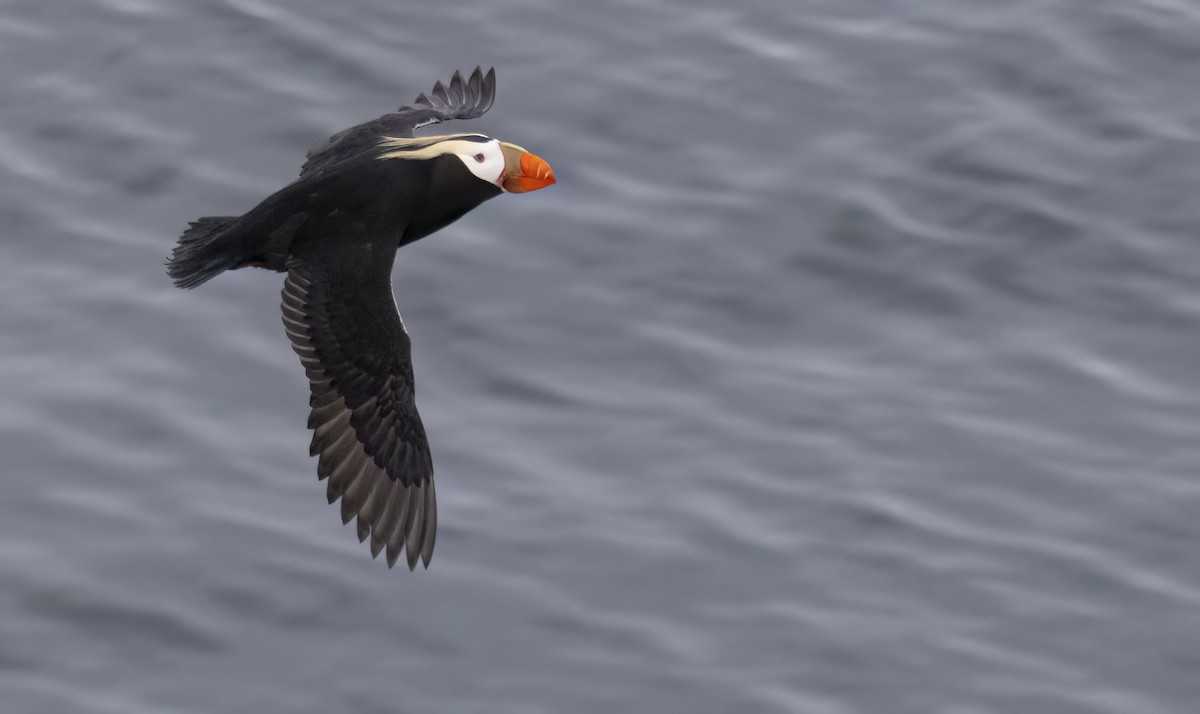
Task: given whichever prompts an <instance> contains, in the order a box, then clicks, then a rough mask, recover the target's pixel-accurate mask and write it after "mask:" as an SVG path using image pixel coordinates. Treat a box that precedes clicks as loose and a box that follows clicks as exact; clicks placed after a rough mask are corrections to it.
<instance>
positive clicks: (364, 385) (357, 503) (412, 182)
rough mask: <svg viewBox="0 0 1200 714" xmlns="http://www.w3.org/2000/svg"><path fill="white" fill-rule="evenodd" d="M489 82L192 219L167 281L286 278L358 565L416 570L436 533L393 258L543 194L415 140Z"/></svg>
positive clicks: (333, 487) (485, 99)
mask: <svg viewBox="0 0 1200 714" xmlns="http://www.w3.org/2000/svg"><path fill="white" fill-rule="evenodd" d="M495 93H496V73H495V70H489V71H488V73H487V75H484V74H483V73H482V72H481V71H480V69H479V68H478V67H477V68H476V69H475V71H474V73H472V74H471V76H470V78H469V79H467V80H465V81H464V80H463V78H462V75H461V74H460V73H458V72H455V73H454V78H453V79H451V80H450V84H449V85H448V86H444V85H442V83H441V82H438V83H436V84H435V85H434V86H433V91H432V92H431V93H430V94H429V95H428V96H427V95H425V94H421V95H420V96H418V97H417V99H416V101H415V102H414V105H413V106H404V107H401V108H400V109H399V110H398V111H397V112H396V113H394V114H386V115H384V116H382V117H380V118H378V119H376V120H374V121H369V122H366V123H364V124H359V125H358V126H355V127H351V128H350V129H347V130H345V131H343V132H341V133H338V134H335V135H334V136H332V137H330V138H329V139H328V140H326V141H325V142H323V143H321V144H319V145H317V146H314V147H313V148H312V149H310V150H309V152H308V160H307V161H306V162H305V163H304V166H303V167H302V168H301V169H300V177H299V178H298V179H296V180H295V181H293V182H292V183H290V184H288V185H287V186H285V187H284V188H282V189H281V190H279V191H278V192H277V193H275V194H273V195H271V196H270V197H268V198H267V199H266V200H264V201H263V202H262V203H260V204H258V205H257V206H255V207H254V208H253V209H251V210H250V212H248V213H246V214H245V215H242V216H223V217H208V218H201V219H199V220H197V221H195V222H194V223H191V224H190V225H191V227H190V228H189V229H188V230H187V231H185V232H184V234H183V235H182V236H181V237H180V238H179V243H178V245H176V247H175V250H174V252H173V253H172V255H171V257H170V258H169V259H168V261H167V272H168V273H169V274H170V276H171V277H172V278H174V280H175V284H176V285H178V286H179V287H181V288H193V287H196V286H197V285H199V284H201V283H203V282H205V281H206V280H208V279H210V278H212V277H213V276H215V275H217V274H218V273H221V272H223V271H225V270H235V269H237V268H244V267H247V266H251V267H257V268H267V269H270V270H274V271H277V272H286V273H287V278H286V279H285V280H284V282H283V325H284V328H285V329H286V331H287V335H288V338H289V339H290V340H291V342H292V349H294V350H295V351H296V354H298V355H300V362H301V363H302V364H303V365H304V369H305V371H306V372H307V373H308V379H309V384H310V386H311V389H312V397H311V399H310V400H309V403H310V404H311V406H312V413H311V415H310V416H309V419H308V426H309V428H310V429H312V430H313V438H312V445H311V447H310V454H311V455H313V456H316V455H318V454H319V455H320V459H319V461H318V463H317V476H318V477H319V478H321V479H328V496H329V502H330V503H333V502H334V501H336V500H337V499H338V498H341V499H342V521H343V522H344V523H349V522H350V519H352V518H354V517H356V516H357V518H358V538H359V540H360V541H364V540H366V539H367V537H368V536H370V538H371V555H372V557H374V556H378V555H379V553H380V551H382V550H383V549H384V548H386V549H387V561H388V567H391V566H392V565H394V564H395V562H396V560H397V559H398V558H399V557H400V553H401V551H403V550H407V551H408V567H409V569H410V570H411V569H414V568H416V565H417V561H418V560H421V561H423V562H424V564H425V567H429V559H430V557H431V556H432V554H433V543H434V536H435V534H436V531H437V504H436V501H435V498H434V488H433V461H432V458H431V457H430V453H429V443H428V441H427V440H426V438H425V428H424V427H423V426H422V425H421V417H420V415H419V414H418V413H417V405H416V402H415V401H414V396H413V372H412V360H411V348H410V344H409V339H408V332H407V331H406V330H405V329H404V323H403V322H402V321H401V320H400V315H399V313H398V312H397V311H396V303H395V298H394V297H393V295H392V286H391V274H392V261H393V260H394V258H395V256H396V250H397V249H398V248H399V247H400V246H403V245H406V244H408V243H411V242H413V241H415V240H417V239H419V238H423V237H425V236H427V235H429V234H430V233H433V232H434V231H437V230H438V229H440V228H443V227H445V226H446V225H448V224H450V223H452V222H453V221H455V220H457V219H458V218H461V217H462V216H463V215H464V214H465V213H467V212H468V211H470V210H471V209H473V208H475V207H476V206H478V205H479V204H481V203H483V202H484V201H486V200H488V199H489V198H493V197H495V196H499V195H500V194H501V193H522V192H525V191H533V190H536V189H539V188H544V187H546V186H549V185H551V184H553V183H554V172H553V171H551V169H550V166H549V164H547V163H546V162H545V161H543V160H542V159H540V158H538V157H537V156H534V155H533V154H531V153H529V152H528V151H526V150H525V149H522V148H521V147H519V146H516V145H514V144H509V143H505V142H502V141H497V140H496V139H492V138H490V137H487V136H483V135H482V134H451V135H445V136H422V137H414V136H413V130H414V129H417V128H419V127H423V126H426V125H429V124H436V123H438V122H443V121H447V120H450V119H474V118H475V117H478V116H481V115H482V114H483V113H484V112H486V111H487V110H488V109H489V108H490V107H491V106H492V101H493V99H494V98H495Z"/></svg>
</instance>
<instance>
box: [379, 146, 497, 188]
mask: <svg viewBox="0 0 1200 714" xmlns="http://www.w3.org/2000/svg"><path fill="white" fill-rule="evenodd" d="M480 139H483V141H480ZM379 146H380V149H382V152H381V153H380V154H379V156H377V157H376V158H378V159H381V160H388V159H409V160H417V159H432V158H434V157H436V156H444V155H446V154H454V155H455V156H457V157H458V158H459V160H460V161H462V162H463V164H464V165H465V166H466V167H467V168H468V169H469V170H470V171H471V173H472V174H475V176H477V177H479V178H480V179H482V180H484V181H487V182H488V183H490V184H494V185H496V186H499V187H500V188H501V190H503V188H504V186H503V185H502V183H501V182H502V179H503V177H504V152H503V151H502V150H501V148H500V147H501V144H500V142H499V141H496V140H495V139H492V138H489V137H486V136H484V135H483V134H449V135H446V136H417V137H407V138H397V137H392V136H385V137H383V139H382V140H381V141H380V142H379Z"/></svg>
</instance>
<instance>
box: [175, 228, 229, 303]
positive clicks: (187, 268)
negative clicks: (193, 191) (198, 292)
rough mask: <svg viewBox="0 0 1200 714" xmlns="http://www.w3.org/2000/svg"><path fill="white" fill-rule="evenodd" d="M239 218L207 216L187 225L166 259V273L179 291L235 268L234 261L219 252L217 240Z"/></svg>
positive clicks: (220, 248)
mask: <svg viewBox="0 0 1200 714" xmlns="http://www.w3.org/2000/svg"><path fill="white" fill-rule="evenodd" d="M239 217H240V216H208V217H205V218H201V219H199V220H196V221H192V222H191V223H190V224H188V225H189V226H190V227H189V228H188V229H187V230H186V231H184V232H183V235H182V236H180V237H179V243H178V244H177V245H176V246H175V250H174V251H173V252H172V253H171V257H170V258H168V259H167V274H168V275H170V276H171V277H172V278H173V279H174V280H175V285H176V286H178V287H181V288H194V287H196V286H197V285H199V284H201V283H203V282H205V281H206V280H209V279H210V278H212V277H213V276H215V275H217V274H219V273H222V272H224V271H226V270H229V269H230V268H234V267H237V265H238V259H237V258H236V257H235V256H231V255H229V254H228V252H227V251H224V250H222V247H223V246H221V245H220V244H219V241H218V240H217V239H218V238H220V237H221V234H222V233H223V232H224V231H225V229H226V228H228V227H229V226H231V225H232V224H233V223H234V222H235V221H237V220H238V218H239Z"/></svg>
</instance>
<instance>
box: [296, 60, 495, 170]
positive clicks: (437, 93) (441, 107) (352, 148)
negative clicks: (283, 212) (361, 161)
mask: <svg viewBox="0 0 1200 714" xmlns="http://www.w3.org/2000/svg"><path fill="white" fill-rule="evenodd" d="M495 99H496V70H495V69H494V68H493V69H489V70H488V72H487V74H486V75H484V74H483V72H482V70H480V68H479V67H476V68H475V71H474V72H472V73H471V76H470V78H469V79H467V80H466V81H463V78H462V73H461V72H455V73H454V77H453V78H452V79H451V80H450V86H449V87H446V86H444V85H443V84H442V83H441V82H440V81H439V82H437V83H436V84H434V85H433V91H432V92H430V93H429V95H428V96H426V95H425V94H422V95H420V96H418V97H417V99H416V101H415V102H413V104H415V105H416V106H403V107H400V109H399V110H398V111H396V112H395V113H394V114H384V115H383V116H381V117H379V118H378V119H375V120H374V121H369V122H366V123H364V124H359V125H358V126H353V127H350V128H349V129H346V130H345V131H342V132H339V133H337V134H334V135H333V136H331V137H329V138H328V139H326V140H325V141H323V142H321V143H320V144H318V145H316V146H314V147H313V148H311V149H309V150H308V160H307V161H305V162H304V166H303V167H301V168H300V175H301V176H305V175H307V174H309V173H314V172H318V171H323V170H325V169H327V168H329V167H330V166H333V165H334V164H337V163H338V162H340V161H343V160H344V159H347V158H351V157H354V156H357V155H359V154H360V153H362V152H363V151H373V150H374V149H375V148H376V146H377V145H378V143H379V138H380V137H383V136H394V137H399V138H407V137H411V136H412V135H413V130H414V129H419V128H421V127H423V126H428V125H430V124H437V123H439V122H444V121H449V120H451V119H474V118H476V117H480V116H483V114H484V112H486V111H487V110H488V109H491V107H492V102H493V101H495Z"/></svg>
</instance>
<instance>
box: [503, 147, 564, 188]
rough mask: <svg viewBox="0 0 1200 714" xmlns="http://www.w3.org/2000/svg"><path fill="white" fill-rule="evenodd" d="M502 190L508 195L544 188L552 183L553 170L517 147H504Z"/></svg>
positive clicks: (543, 161) (536, 157)
mask: <svg viewBox="0 0 1200 714" xmlns="http://www.w3.org/2000/svg"><path fill="white" fill-rule="evenodd" d="M504 149H506V150H505V151H504V154H505V156H504V159H505V161H504V164H505V168H504V172H505V174H506V176H505V179H504V181H503V185H504V190H505V191H508V192H509V193H525V192H527V191H536V190H538V189H539V188H546V187H547V186H550V185H551V184H553V183H554V169H552V168H550V164H548V163H546V161H545V160H544V159H542V158H541V157H539V156H535V155H534V154H531V153H529V152H528V151H525V150H524V149H519V150H517V147H512V150H509V149H508V147H504Z"/></svg>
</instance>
